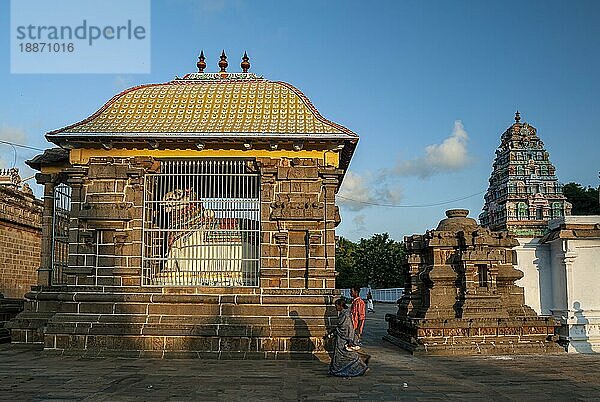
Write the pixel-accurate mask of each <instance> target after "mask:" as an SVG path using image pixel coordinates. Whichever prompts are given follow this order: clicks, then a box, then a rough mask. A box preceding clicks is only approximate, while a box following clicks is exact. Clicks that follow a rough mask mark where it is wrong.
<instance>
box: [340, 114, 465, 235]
mask: <svg viewBox="0 0 600 402" xmlns="http://www.w3.org/2000/svg"><path fill="white" fill-rule="evenodd" d="M468 139H469V135H468V134H467V132H466V130H465V128H464V126H463V124H462V122H461V121H460V120H456V121H455V122H454V128H453V130H452V133H451V134H450V136H448V137H447V138H445V139H444V140H443V141H442V142H441V143H439V144H432V145H428V146H426V147H425V149H424V155H423V156H421V157H419V158H416V159H411V160H400V161H398V162H397V163H396V165H395V166H394V167H392V168H387V169H382V170H381V171H380V172H379V173H378V174H376V175H373V174H371V173H366V174H358V173H355V172H353V171H348V172H347V173H346V176H345V178H344V182H343V183H342V187H341V189H340V191H339V193H338V202H339V204H340V205H341V206H342V207H343V208H346V209H348V210H350V211H360V210H362V209H364V208H367V207H369V206H372V205H398V204H399V202H400V199H401V194H402V191H401V188H400V187H399V185H398V184H396V183H395V180H394V179H397V178H398V177H402V176H416V177H420V178H422V179H425V178H427V177H430V176H433V175H436V174H441V173H447V172H453V171H458V170H460V169H463V168H464V167H466V166H468V165H469V163H470V162H471V160H472V158H471V156H470V155H469V151H468V149H467V142H468ZM355 219H357V218H355ZM355 223H356V222H355Z"/></svg>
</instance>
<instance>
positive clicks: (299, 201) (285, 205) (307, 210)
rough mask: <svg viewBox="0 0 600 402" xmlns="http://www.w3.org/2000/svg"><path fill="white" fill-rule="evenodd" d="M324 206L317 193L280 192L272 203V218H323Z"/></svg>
mask: <svg viewBox="0 0 600 402" xmlns="http://www.w3.org/2000/svg"><path fill="white" fill-rule="evenodd" d="M324 207H325V204H324V203H323V202H319V201H318V199H317V195H316V194H297V195H295V194H285V195H282V194H278V195H277V196H276V197H275V202H273V203H272V204H271V219H272V220H323V209H324Z"/></svg>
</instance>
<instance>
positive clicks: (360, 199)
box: [338, 170, 401, 211]
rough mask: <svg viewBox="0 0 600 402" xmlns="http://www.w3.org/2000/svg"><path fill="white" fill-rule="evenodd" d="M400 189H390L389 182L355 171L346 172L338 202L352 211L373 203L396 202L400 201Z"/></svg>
mask: <svg viewBox="0 0 600 402" xmlns="http://www.w3.org/2000/svg"><path fill="white" fill-rule="evenodd" d="M400 196H401V193H400V189H399V188H394V189H390V188H389V187H388V184H387V183H386V182H383V181H379V180H376V179H374V178H373V177H371V175H366V176H361V175H359V174H357V173H354V172H353V171H351V170H349V171H348V172H346V176H345V177H344V182H343V183H342V187H341V188H340V191H339V193H338V203H339V204H340V205H342V206H344V207H346V208H348V209H349V210H351V211H360V210H361V209H364V208H366V207H368V206H369V205H372V204H395V203H398V202H399V201H400Z"/></svg>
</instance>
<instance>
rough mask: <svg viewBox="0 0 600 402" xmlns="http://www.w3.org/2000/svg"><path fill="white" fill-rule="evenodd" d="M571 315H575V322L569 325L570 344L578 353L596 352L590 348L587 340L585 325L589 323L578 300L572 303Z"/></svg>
mask: <svg viewBox="0 0 600 402" xmlns="http://www.w3.org/2000/svg"><path fill="white" fill-rule="evenodd" d="M573 310H574V312H573V315H574V316H575V320H576V322H575V323H573V324H571V325H570V328H569V338H571V346H572V347H573V349H575V350H576V351H577V352H578V353H587V354H594V353H597V352H596V351H594V350H593V349H592V344H591V343H590V342H589V339H590V338H589V336H587V331H586V329H587V328H586V327H587V326H588V325H589V324H590V321H589V320H588V319H587V318H586V317H585V316H584V315H583V309H582V308H581V303H579V302H578V301H576V302H574V303H573Z"/></svg>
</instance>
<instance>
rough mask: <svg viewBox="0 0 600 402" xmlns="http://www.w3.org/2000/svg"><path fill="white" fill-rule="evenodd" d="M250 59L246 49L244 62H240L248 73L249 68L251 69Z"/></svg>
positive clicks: (243, 69)
mask: <svg viewBox="0 0 600 402" xmlns="http://www.w3.org/2000/svg"><path fill="white" fill-rule="evenodd" d="M249 60H250V59H249V58H248V55H247V54H246V52H245V51H244V57H242V63H241V64H240V66H241V67H242V72H243V73H247V72H248V70H249V69H250V61H249Z"/></svg>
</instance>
